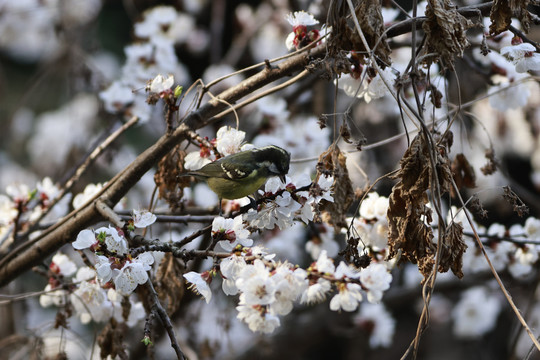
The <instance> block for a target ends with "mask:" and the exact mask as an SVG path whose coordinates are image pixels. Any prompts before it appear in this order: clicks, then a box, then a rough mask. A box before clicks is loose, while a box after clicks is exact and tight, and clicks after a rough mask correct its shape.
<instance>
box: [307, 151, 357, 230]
mask: <svg viewBox="0 0 540 360" xmlns="http://www.w3.org/2000/svg"><path fill="white" fill-rule="evenodd" d="M346 160H347V158H346V156H345V155H344V154H343V153H342V152H341V150H339V148H338V147H337V146H333V145H332V146H330V148H329V149H328V150H327V151H325V152H324V153H322V154H321V156H319V163H318V164H317V176H316V177H315V181H314V183H317V182H318V180H319V177H321V175H332V176H333V177H334V184H333V185H332V187H333V189H334V194H333V196H334V202H324V203H322V204H321V207H320V208H321V210H322V217H323V220H324V221H325V222H327V223H328V224H330V225H332V226H333V227H334V229H335V230H336V231H339V230H340V229H341V228H342V227H346V226H347V220H346V215H347V210H349V207H350V205H351V203H352V202H353V200H354V190H353V187H352V183H351V179H350V178H349V171H348V170H347V164H346ZM311 191H316V189H312V190H311Z"/></svg>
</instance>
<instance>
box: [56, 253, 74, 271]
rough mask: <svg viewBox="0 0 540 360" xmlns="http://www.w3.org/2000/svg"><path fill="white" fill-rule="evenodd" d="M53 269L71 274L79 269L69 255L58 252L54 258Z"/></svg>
mask: <svg viewBox="0 0 540 360" xmlns="http://www.w3.org/2000/svg"><path fill="white" fill-rule="evenodd" d="M51 269H57V271H54V270H53V271H54V272H55V273H57V274H60V275H63V276H71V275H73V274H75V272H76V271H77V265H75V263H74V262H73V261H71V259H70V258H69V257H68V256H67V255H64V254H61V253H57V254H56V255H54V256H53V258H52V261H51Z"/></svg>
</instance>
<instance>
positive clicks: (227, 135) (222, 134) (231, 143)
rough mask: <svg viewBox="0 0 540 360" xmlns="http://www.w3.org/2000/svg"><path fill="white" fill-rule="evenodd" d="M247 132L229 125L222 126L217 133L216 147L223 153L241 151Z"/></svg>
mask: <svg viewBox="0 0 540 360" xmlns="http://www.w3.org/2000/svg"><path fill="white" fill-rule="evenodd" d="M245 137H246V133H245V132H244V131H241V130H236V129H234V128H231V127H228V126H222V127H221V128H219V130H218V131H217V133H216V149H217V151H218V152H219V153H220V154H221V155H223V156H227V155H232V154H236V153H237V152H240V151H241V148H242V144H243V142H244V138H245Z"/></svg>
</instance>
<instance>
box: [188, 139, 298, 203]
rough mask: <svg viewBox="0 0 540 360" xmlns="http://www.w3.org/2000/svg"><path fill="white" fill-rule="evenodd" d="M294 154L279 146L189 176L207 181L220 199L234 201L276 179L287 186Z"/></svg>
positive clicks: (220, 162) (216, 163) (234, 157)
mask: <svg viewBox="0 0 540 360" xmlns="http://www.w3.org/2000/svg"><path fill="white" fill-rule="evenodd" d="M290 160H291V155H290V153H289V152H288V151H286V150H284V149H282V148H280V147H279V146H275V145H268V146H264V147H261V148H253V149H249V150H245V151H241V152H238V153H236V154H232V155H228V156H225V157H223V158H220V159H218V160H216V161H214V162H211V163H209V164H206V165H205V166H203V167H202V168H200V169H199V170H194V171H190V172H188V173H187V174H186V175H190V176H194V177H195V178H197V179H199V180H204V181H206V183H207V184H208V186H209V187H210V189H211V190H212V191H213V192H215V193H216V194H217V196H218V198H219V199H220V205H221V199H227V200H234V199H239V198H242V197H245V196H248V195H251V194H253V193H255V192H256V191H257V190H258V189H259V188H260V187H261V186H262V185H263V184H265V183H266V181H267V180H268V179H269V178H270V177H272V176H278V177H279V178H280V179H281V181H282V182H283V183H285V175H286V174H287V173H288V172H289V163H290Z"/></svg>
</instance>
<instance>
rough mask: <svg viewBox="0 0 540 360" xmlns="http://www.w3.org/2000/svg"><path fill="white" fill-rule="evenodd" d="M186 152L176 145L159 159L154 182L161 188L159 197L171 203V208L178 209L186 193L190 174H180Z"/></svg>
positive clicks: (182, 169) (182, 170)
mask: <svg viewBox="0 0 540 360" xmlns="http://www.w3.org/2000/svg"><path fill="white" fill-rule="evenodd" d="M185 156H186V152H185V151H184V150H181V149H180V146H176V147H175V148H174V149H173V150H172V151H171V152H170V153H168V154H167V155H166V156H165V157H164V158H163V159H161V160H160V161H159V164H158V170H157V171H156V173H155V175H154V182H155V183H156V186H157V187H158V190H159V198H160V199H164V200H165V201H167V203H168V204H169V207H170V208H171V210H173V211H174V210H176V209H177V208H178V206H179V204H180V199H182V196H183V195H184V192H183V189H184V188H185V187H188V186H189V184H190V182H189V179H190V178H189V176H180V175H181V174H183V173H184V172H185V171H184V157H185Z"/></svg>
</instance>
